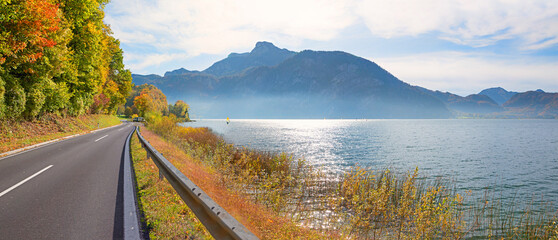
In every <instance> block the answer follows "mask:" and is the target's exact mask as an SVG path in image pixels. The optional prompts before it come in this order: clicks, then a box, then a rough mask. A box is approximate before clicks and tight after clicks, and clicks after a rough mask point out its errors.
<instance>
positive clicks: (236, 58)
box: [203, 42, 296, 77]
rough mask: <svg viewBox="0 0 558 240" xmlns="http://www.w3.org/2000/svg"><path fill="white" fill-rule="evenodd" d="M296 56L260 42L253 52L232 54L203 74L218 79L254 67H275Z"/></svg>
mask: <svg viewBox="0 0 558 240" xmlns="http://www.w3.org/2000/svg"><path fill="white" fill-rule="evenodd" d="M295 54H296V53H295V52H292V51H289V50H287V49H279V48H278V47H276V46H275V45H273V44H272V43H270V42H258V43H256V47H255V48H254V49H253V50H252V51H251V52H249V53H240V54H239V53H231V54H229V56H228V57H227V58H225V59H223V60H221V61H218V62H216V63H214V64H213V65H211V67H209V68H207V69H205V70H203V73H207V74H212V75H215V76H218V77H221V76H226V75H233V74H238V73H241V72H242V71H244V70H246V69H248V68H252V67H260V66H275V65H277V64H279V63H281V62H283V61H285V59H287V58H290V57H292V56H294V55H295Z"/></svg>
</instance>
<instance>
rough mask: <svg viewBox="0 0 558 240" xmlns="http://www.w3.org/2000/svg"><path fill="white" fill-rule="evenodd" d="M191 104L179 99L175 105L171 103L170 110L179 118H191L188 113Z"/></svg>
mask: <svg viewBox="0 0 558 240" xmlns="http://www.w3.org/2000/svg"><path fill="white" fill-rule="evenodd" d="M171 106H172V107H171ZM189 109H190V106H188V104H187V103H185V102H184V101H182V100H178V101H176V102H175V103H174V106H173V105H169V112H170V113H172V114H174V115H175V116H176V117H178V118H185V119H186V120H190V117H189V115H188V110H189Z"/></svg>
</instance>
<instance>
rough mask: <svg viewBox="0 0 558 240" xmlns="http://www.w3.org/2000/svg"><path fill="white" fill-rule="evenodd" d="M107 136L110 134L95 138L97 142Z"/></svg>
mask: <svg viewBox="0 0 558 240" xmlns="http://www.w3.org/2000/svg"><path fill="white" fill-rule="evenodd" d="M107 136H108V135H105V136H102V137H101V138H99V139H97V140H95V142H97V141H99V140H101V139H103V138H106V137H107Z"/></svg>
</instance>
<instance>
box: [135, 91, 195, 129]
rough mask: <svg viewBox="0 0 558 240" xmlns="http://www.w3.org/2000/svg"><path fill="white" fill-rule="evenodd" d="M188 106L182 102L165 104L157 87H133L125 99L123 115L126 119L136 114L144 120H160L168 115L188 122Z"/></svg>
mask: <svg viewBox="0 0 558 240" xmlns="http://www.w3.org/2000/svg"><path fill="white" fill-rule="evenodd" d="M189 110H190V106H189V105H188V104H187V103H185V102H184V101H182V100H178V101H176V103H175V104H174V105H172V104H167V97H166V96H165V95H164V94H163V92H161V90H159V89H158V88H157V87H155V86H153V85H150V84H143V85H139V86H134V87H133V88H132V90H131V93H130V95H129V96H128V98H127V99H126V104H125V110H124V114H125V115H126V116H127V117H130V116H133V115H134V114H137V115H138V116H142V117H145V118H146V119H150V118H151V119H154V118H160V117H161V116H169V115H170V114H173V115H175V116H176V117H178V118H180V119H183V120H186V121H188V120H190V118H189V114H188V111H189Z"/></svg>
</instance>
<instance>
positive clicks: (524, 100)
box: [504, 89, 558, 118]
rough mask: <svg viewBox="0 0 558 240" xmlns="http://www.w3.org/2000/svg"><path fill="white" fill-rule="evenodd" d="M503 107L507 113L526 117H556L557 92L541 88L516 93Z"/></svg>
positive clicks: (557, 107) (557, 114) (557, 113)
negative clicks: (545, 90)
mask: <svg viewBox="0 0 558 240" xmlns="http://www.w3.org/2000/svg"><path fill="white" fill-rule="evenodd" d="M504 107H505V108H506V110H507V112H506V114H507V115H515V116H520V117H527V118H558V93H546V92H544V91H542V90H540V89H539V90H537V91H529V92H524V93H518V94H516V95H514V96H513V97H512V98H511V99H510V100H508V101H507V102H506V103H505V104H504Z"/></svg>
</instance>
